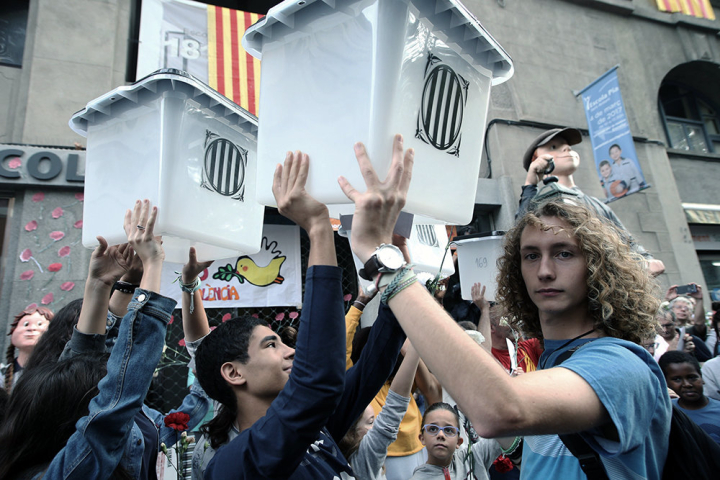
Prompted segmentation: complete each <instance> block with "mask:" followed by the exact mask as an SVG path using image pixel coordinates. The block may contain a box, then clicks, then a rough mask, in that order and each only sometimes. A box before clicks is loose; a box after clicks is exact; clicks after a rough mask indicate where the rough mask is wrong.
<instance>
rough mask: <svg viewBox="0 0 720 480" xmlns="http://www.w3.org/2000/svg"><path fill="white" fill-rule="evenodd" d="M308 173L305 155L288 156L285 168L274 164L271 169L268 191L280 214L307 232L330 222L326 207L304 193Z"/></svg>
mask: <svg viewBox="0 0 720 480" xmlns="http://www.w3.org/2000/svg"><path fill="white" fill-rule="evenodd" d="M309 169H310V159H309V158H308V155H307V153H302V152H300V151H297V152H295V153H293V152H288V153H287V155H286V156H285V164H284V165H280V164H278V166H277V167H276V168H275V175H274V177H273V187H272V191H273V195H274V196H275V201H276V202H277V205H278V211H279V212H280V214H281V215H283V216H284V217H287V218H289V219H290V220H292V221H293V222H295V223H297V224H298V225H300V226H301V227H302V228H303V229H305V231H307V232H309V231H310V229H311V228H312V227H313V226H315V225H317V224H319V223H320V222H322V225H323V226H324V224H325V223H328V224H329V222H330V215H329V214H328V209H327V207H326V206H325V205H324V204H322V203H320V202H318V201H317V200H315V199H314V198H313V197H312V196H311V195H310V194H309V193H308V192H307V190H305V183H306V182H307V178H308V170H309Z"/></svg>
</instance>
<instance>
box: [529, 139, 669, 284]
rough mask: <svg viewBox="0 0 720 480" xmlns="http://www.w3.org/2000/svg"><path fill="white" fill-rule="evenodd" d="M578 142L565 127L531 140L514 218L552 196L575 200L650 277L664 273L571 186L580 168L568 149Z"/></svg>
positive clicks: (597, 204)
mask: <svg viewBox="0 0 720 480" xmlns="http://www.w3.org/2000/svg"><path fill="white" fill-rule="evenodd" d="M581 142H582V134H581V133H580V131H579V130H576V129H574V128H567V127H566V128H553V129H551V130H547V131H545V132H543V133H541V134H540V135H539V136H538V137H537V138H536V139H535V140H533V142H532V143H531V144H530V146H529V147H528V149H527V150H526V151H525V155H523V167H525V170H527V172H528V173H527V176H526V177H525V185H523V187H522V193H521V194H520V205H519V207H518V210H517V213H516V214H515V218H516V219H519V218H522V217H523V215H525V213H526V212H528V211H532V210H534V209H535V206H536V205H538V204H539V203H541V202H542V201H545V200H546V199H549V198H551V197H553V196H556V195H557V196H563V197H569V198H575V199H577V200H578V201H580V202H581V203H583V204H584V205H585V206H587V207H589V208H590V209H591V210H593V211H594V212H595V213H596V214H597V215H598V217H600V218H601V219H606V220H609V221H610V222H612V224H614V226H615V228H616V229H617V231H618V233H619V234H620V236H621V237H622V238H623V239H624V240H625V241H626V242H628V244H629V245H630V248H632V249H633V250H634V251H635V252H637V253H639V254H640V255H642V256H643V257H644V258H645V260H646V261H647V267H648V272H649V273H650V274H651V275H652V276H657V275H660V274H661V273H663V272H664V271H665V265H664V264H663V262H662V261H660V260H658V259H656V258H654V257H653V256H652V255H651V254H650V253H649V252H648V251H647V250H645V249H644V248H643V247H642V245H640V244H638V243H636V242H635V240H634V239H633V237H632V235H631V234H630V232H628V231H627V229H626V228H625V226H624V225H623V224H622V222H621V221H620V219H619V218H618V217H617V215H615V213H614V212H613V211H612V210H610V208H609V207H608V206H607V205H605V204H604V203H603V202H601V201H600V200H598V199H597V198H595V197H591V196H589V195H585V194H584V193H583V192H582V191H581V190H580V189H579V188H578V187H577V185H575V181H574V180H573V174H574V173H575V172H576V171H577V169H578V167H579V166H580V155H578V153H577V152H576V151H574V150H573V149H572V146H573V145H577V144H578V143H581ZM550 174H552V177H551V176H550ZM538 185H539V186H538Z"/></svg>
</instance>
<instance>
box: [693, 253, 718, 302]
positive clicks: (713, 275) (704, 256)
mask: <svg viewBox="0 0 720 480" xmlns="http://www.w3.org/2000/svg"><path fill="white" fill-rule="evenodd" d="M698 260H700V267H701V268H702V272H703V277H704V278H705V285H703V288H705V289H706V290H707V291H708V293H709V294H710V298H711V299H712V301H713V302H717V301H720V252H698Z"/></svg>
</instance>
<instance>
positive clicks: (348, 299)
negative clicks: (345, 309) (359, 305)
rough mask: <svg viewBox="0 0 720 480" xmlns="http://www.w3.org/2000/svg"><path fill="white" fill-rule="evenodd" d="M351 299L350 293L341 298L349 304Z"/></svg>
mask: <svg viewBox="0 0 720 480" xmlns="http://www.w3.org/2000/svg"><path fill="white" fill-rule="evenodd" d="M351 299H352V293H348V294H347V295H345V296H344V297H343V300H344V301H346V302H349V301H350V300H351Z"/></svg>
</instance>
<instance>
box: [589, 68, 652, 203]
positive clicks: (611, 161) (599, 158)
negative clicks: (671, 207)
mask: <svg viewBox="0 0 720 480" xmlns="http://www.w3.org/2000/svg"><path fill="white" fill-rule="evenodd" d="M580 95H582V99H583V106H584V107H585V116H586V117H587V122H588V130H589V132H590V141H591V142H592V148H593V156H594V157H595V167H596V169H597V172H598V177H599V179H600V185H601V186H602V187H603V191H604V193H605V202H606V203H609V202H613V201H615V200H618V199H620V198H623V197H625V196H627V195H632V194H633V193H636V192H639V191H640V190H643V189H645V188H648V187H650V185H648V184H647V182H646V181H645V176H644V175H643V172H642V169H641V168H640V164H639V162H638V159H637V153H636V152H635V144H634V142H633V138H632V134H631V133H630V125H629V124H628V120H627V115H626V113H625V106H624V104H623V99H622V94H621V93H620V85H619V84H618V78H617V67H614V68H612V69H610V70H609V71H608V72H606V73H605V74H603V75H602V76H601V77H600V78H598V79H597V80H595V81H594V82H593V83H591V84H590V85H588V86H587V87H585V88H584V89H583V90H582V91H581V92H580Z"/></svg>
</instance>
